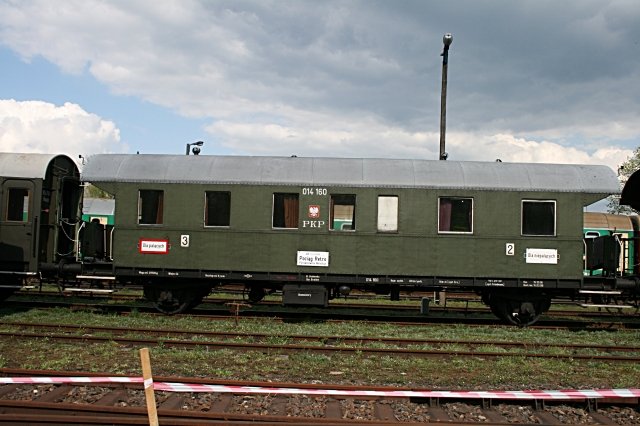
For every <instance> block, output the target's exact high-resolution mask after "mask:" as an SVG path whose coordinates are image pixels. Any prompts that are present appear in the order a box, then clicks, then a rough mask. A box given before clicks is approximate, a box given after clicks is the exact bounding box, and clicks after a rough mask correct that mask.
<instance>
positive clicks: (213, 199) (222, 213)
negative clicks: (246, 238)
mask: <svg viewBox="0 0 640 426" xmlns="http://www.w3.org/2000/svg"><path fill="white" fill-rule="evenodd" d="M230 217H231V193H230V192H226V191H205V204H204V226H229V221H230Z"/></svg>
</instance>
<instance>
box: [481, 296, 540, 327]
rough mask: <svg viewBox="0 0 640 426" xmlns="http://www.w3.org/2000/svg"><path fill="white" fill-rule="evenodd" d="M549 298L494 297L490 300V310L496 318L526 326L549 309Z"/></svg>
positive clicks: (534, 321)
mask: <svg viewBox="0 0 640 426" xmlns="http://www.w3.org/2000/svg"><path fill="white" fill-rule="evenodd" d="M550 305H551V300H550V299H548V298H546V297H544V298H531V299H521V298H510V297H505V296H502V297H494V298H492V300H491V305H490V307H491V312H493V313H494V315H496V316H497V317H498V318H500V319H502V320H505V321H506V322H508V323H509V324H512V325H517V326H520V327H526V326H528V325H532V324H534V323H536V321H538V319H540V316H541V315H542V314H543V313H544V312H545V311H547V310H548V309H549V306H550Z"/></svg>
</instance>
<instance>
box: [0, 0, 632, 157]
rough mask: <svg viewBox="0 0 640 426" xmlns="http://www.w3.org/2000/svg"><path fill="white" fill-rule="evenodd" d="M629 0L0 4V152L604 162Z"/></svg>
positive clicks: (614, 120) (623, 86) (620, 116)
mask: <svg viewBox="0 0 640 426" xmlns="http://www.w3.org/2000/svg"><path fill="white" fill-rule="evenodd" d="M639 22H640V3H638V2H637V0H628V1H624V0H619V1H618V0H614V1H606V0H566V1H557V0H551V1H544V0H530V1H526V0H525V1H508V0H500V1H499V0H475V1H472V0H469V1H446V2H445V1H435V0H433V1H428V0H415V1H414V0H397V1H391V0H379V1H373V0H362V1H358V0H342V1H330V0H327V1H318V0H273V1H269V0H249V1H242V0H230V1H223V0H219V1H218V0H206V1H205V0H202V1H196V0H178V1H169V0H162V1H153V0H148V1H146V0H123V1H116V0H114V1H92V0H77V1H74V0H65V1H51V0H43V1H37V0H36V1H28V0H0V64H1V69H2V73H1V75H2V79H0V151H28V152H66V153H69V154H72V155H74V156H77V155H78V154H82V155H90V154H92V153H97V152H129V153H135V152H141V153H173V154H184V151H185V146H186V143H189V142H194V141H197V140H203V141H205V144H204V146H203V149H202V152H203V154H248V155H287V156H288V155H294V154H295V155H298V156H345V157H386V158H424V159H433V160H436V159H438V152H439V131H440V93H441V77H442V74H441V73H442V57H441V56H440V53H441V52H442V48H443V43H442V36H443V34H445V33H448V32H450V33H452V34H453V44H452V46H451V50H450V54H449V70H448V71H449V72H448V96H447V147H446V150H447V151H448V153H449V159H451V160H480V161H494V160H495V159H496V158H500V159H502V160H503V161H518V162H556V163H595V164H607V165H609V166H611V167H612V168H616V167H617V166H618V165H619V164H620V163H621V162H623V161H624V160H625V159H626V158H627V157H628V156H629V155H630V154H631V153H632V152H633V150H634V149H635V148H637V147H638V146H640V119H639V116H640V115H639V113H640V25H639V24H638V23H639Z"/></svg>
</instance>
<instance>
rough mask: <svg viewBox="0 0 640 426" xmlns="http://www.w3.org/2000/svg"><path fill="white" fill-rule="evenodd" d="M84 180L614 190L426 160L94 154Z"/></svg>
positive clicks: (573, 178)
mask: <svg viewBox="0 0 640 426" xmlns="http://www.w3.org/2000/svg"><path fill="white" fill-rule="evenodd" d="M83 180H84V181H86V182H96V183H97V182H148V183H210V184H262V185H323V186H349V187H363V186H364V187H388V188H447V189H458V188H459V189H481V190H511V191H550V192H579V193H589V194H605V195H608V194H612V193H618V192H620V187H619V184H618V179H617V178H616V175H615V173H614V172H613V170H611V169H610V168H609V167H607V166H593V165H574V164H536V163H506V162H461V161H429V160H395V159H361V158H304V157H250V156H246V157H245V156H209V155H199V156H193V155H149V154H147V155H127V154H98V155H94V156H91V157H89V158H88V160H87V163H86V165H85V167H84V170H83Z"/></svg>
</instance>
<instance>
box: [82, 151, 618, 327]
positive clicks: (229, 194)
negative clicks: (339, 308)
mask: <svg viewBox="0 0 640 426" xmlns="http://www.w3.org/2000/svg"><path fill="white" fill-rule="evenodd" d="M83 179H84V180H85V181H87V182H90V183H92V184H93V185H96V186H98V187H99V188H100V189H102V190H105V191H107V192H109V193H111V194H113V195H114V196H115V201H116V207H115V214H116V224H117V225H116V231H115V237H114V249H113V250H114V251H113V258H114V259H115V272H116V274H118V275H127V276H131V277H138V278H141V279H143V281H144V283H145V284H146V287H147V289H148V290H147V294H148V295H150V296H151V297H152V298H156V299H158V300H159V299H163V300H166V299H167V298H169V299H171V303H167V307H166V309H174V306H175V309H181V308H180V306H186V305H188V304H193V303H197V302H194V301H193V300H181V299H186V298H188V296H187V293H185V292H184V291H183V290H182V289H185V288H188V289H189V291H188V294H192V293H193V287H192V286H193V285H194V283H196V284H198V285H201V286H204V287H206V290H204V291H206V292H208V289H209V288H210V286H211V285H214V284H215V283H217V282H218V281H221V280H235V281H241V282H244V283H245V284H246V285H247V286H248V287H250V288H252V289H253V290H254V293H253V294H254V296H257V297H259V296H260V295H261V294H262V291H263V290H264V289H269V288H283V290H284V299H285V302H287V303H292V304H295V303H299V304H305V303H310V304H326V300H327V298H328V297H330V296H331V295H332V294H334V293H336V292H337V291H338V290H339V289H340V288H342V290H343V291H345V290H348V288H352V287H362V286H370V287H371V286H374V287H378V288H379V289H382V290H384V291H388V292H390V293H391V294H392V295H393V294H397V291H399V290H401V289H402V288H403V287H406V288H416V287H417V288H422V289H440V288H454V289H462V290H466V291H468V290H470V289H471V290H476V291H478V292H479V293H481V294H483V296H484V297H485V301H486V302H487V303H489V304H490V305H492V307H493V308H495V309H494V311H496V313H498V314H500V315H501V316H505V315H506V316H508V317H509V318H513V316H514V313H515V316H518V315H519V316H521V317H524V316H525V315H529V316H531V315H538V314H539V312H540V311H542V310H543V309H544V308H545V304H546V302H547V300H548V298H549V297H548V295H547V291H549V290H551V291H553V290H557V289H563V288H574V289H575V288H579V287H580V286H581V285H582V273H583V240H582V209H583V206H586V205H589V204H591V203H593V202H595V201H597V200H599V199H602V198H604V197H605V196H607V195H609V194H611V193H614V192H617V191H618V190H619V186H618V181H617V179H616V176H615V174H614V173H613V171H612V170H611V169H609V168H608V167H604V166H580V165H545V164H514V163H501V162H495V163H493V162H492V163H480V162H454V161H418V160H382V159H335V158H300V157H291V158H286V157H285V158H275V157H234V156H203V155H201V156H168V155H95V156H92V157H90V158H89V160H88V162H87V164H86V166H85V168H84V171H83ZM345 224H346V225H347V226H345ZM199 280H200V281H199ZM283 283H284V285H283ZM316 290H317V291H316ZM179 301H181V302H183V303H182V304H180V303H177V302H179ZM514 304H515V305H517V306H515V305H514ZM514 306H515V307H514ZM503 311H504V312H503Z"/></svg>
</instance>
